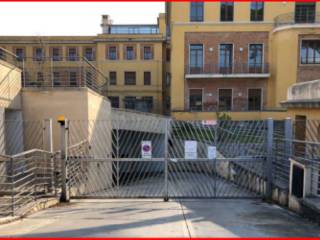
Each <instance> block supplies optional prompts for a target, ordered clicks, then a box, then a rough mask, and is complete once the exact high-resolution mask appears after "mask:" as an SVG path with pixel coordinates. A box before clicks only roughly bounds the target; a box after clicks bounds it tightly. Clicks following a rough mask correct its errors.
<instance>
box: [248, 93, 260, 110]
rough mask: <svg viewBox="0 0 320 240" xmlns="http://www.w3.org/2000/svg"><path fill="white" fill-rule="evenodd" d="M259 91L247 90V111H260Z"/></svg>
mask: <svg viewBox="0 0 320 240" xmlns="http://www.w3.org/2000/svg"><path fill="white" fill-rule="evenodd" d="M261 96H262V92H261V89H248V110H249V111H260V110H261V102H262V101H261V99H262V97H261Z"/></svg>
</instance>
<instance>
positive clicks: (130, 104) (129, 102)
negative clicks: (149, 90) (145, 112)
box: [124, 96, 136, 110]
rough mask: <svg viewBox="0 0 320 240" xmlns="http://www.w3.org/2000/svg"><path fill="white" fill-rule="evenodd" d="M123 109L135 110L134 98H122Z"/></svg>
mask: <svg viewBox="0 0 320 240" xmlns="http://www.w3.org/2000/svg"><path fill="white" fill-rule="evenodd" d="M124 107H125V108H126V109H133V110H134V109H135V108H136V97H132V96H126V97H125V98H124Z"/></svg>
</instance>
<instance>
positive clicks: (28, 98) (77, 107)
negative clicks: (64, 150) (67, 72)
mask: <svg viewBox="0 0 320 240" xmlns="http://www.w3.org/2000/svg"><path fill="white" fill-rule="evenodd" d="M22 108H23V119H24V120H25V121H41V120H43V119H48V118H52V119H53V145H54V150H55V151H56V150H58V149H59V148H60V145H59V144H60V126H59V124H58V122H57V119H58V117H59V116H61V115H63V116H65V118H66V119H68V120H70V121H71V126H70V135H71V136H70V145H72V144H77V143H79V142H80V141H82V140H89V139H90V136H92V135H94V134H95V133H94V131H93V130H91V132H89V127H88V123H89V120H108V118H109V111H110V104H109V101H108V100H106V99H105V98H104V97H102V96H100V95H98V94H97V93H95V92H93V91H91V90H89V89H87V88H83V89H50V90H48V91H44V90H42V91H39V90H38V89H24V90H23V91H22ZM77 122H78V123H79V124H81V125H79V124H78V126H79V127H78V128H77V127H76V126H77ZM92 131H93V132H92ZM72 134H74V135H72ZM82 138H84V139H82Z"/></svg>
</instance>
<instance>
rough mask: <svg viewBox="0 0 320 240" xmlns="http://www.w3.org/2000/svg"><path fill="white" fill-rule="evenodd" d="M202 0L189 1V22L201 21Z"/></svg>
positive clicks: (202, 13) (202, 12)
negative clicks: (196, 0) (197, 0)
mask: <svg viewBox="0 0 320 240" xmlns="http://www.w3.org/2000/svg"><path fill="white" fill-rule="evenodd" d="M203 7H204V3H203V2H191V3H190V22H202V21H203V15H204V11H203Z"/></svg>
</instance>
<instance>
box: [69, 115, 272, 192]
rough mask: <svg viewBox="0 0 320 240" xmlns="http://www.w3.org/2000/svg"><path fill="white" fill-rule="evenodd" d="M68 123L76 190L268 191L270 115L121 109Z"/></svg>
mask: <svg viewBox="0 0 320 240" xmlns="http://www.w3.org/2000/svg"><path fill="white" fill-rule="evenodd" d="M68 129H69V134H68V135H69V141H68V142H69V146H70V147H69V148H68V149H69V150H68V159H69V160H68V161H69V162H68V167H69V176H70V186H69V190H70V194H71V196H74V197H110V198H112V197H114V198H116V197H123V198H130V197H164V198H168V197H174V198H176V197H198V198H201V197H204V198H205V197H257V196H259V195H261V194H264V193H265V191H266V189H265V182H266V177H265V165H266V159H267V151H266V150H265V148H266V141H267V134H266V132H267V124H266V121H242V122H237V121H220V122H219V123H216V122H214V123H206V122H202V121H176V120H172V119H168V118H159V117H153V118H152V117H145V116H142V117H140V118H138V117H135V119H130V118H126V117H125V114H124V115H122V114H121V113H118V115H117V114H116V115H115V116H113V117H112V119H111V120H110V121H80V122H79V121H70V122H69V125H68ZM188 144H189V145H194V146H195V149H196V150H195V151H194V152H193V153H188V149H187V148H188V146H187V145H188ZM191 148H192V146H191ZM240 149H241V150H240ZM210 151H211V152H210ZM192 154H193V155H192ZM212 154H214V155H216V156H211V155H212Z"/></svg>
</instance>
